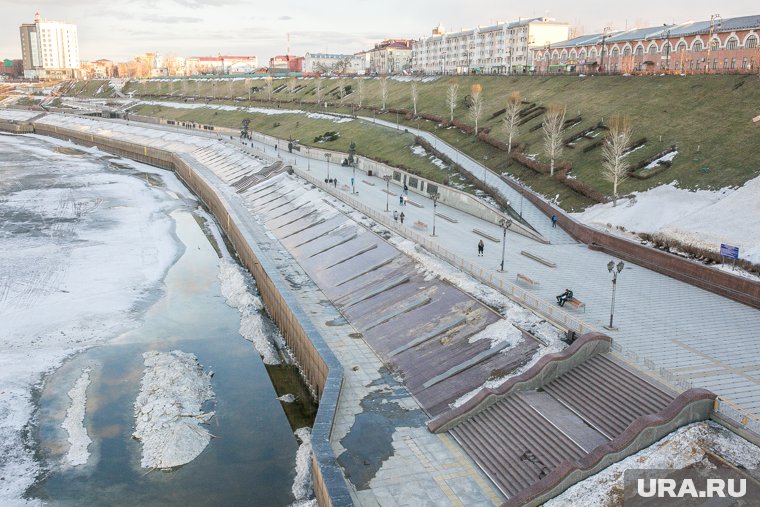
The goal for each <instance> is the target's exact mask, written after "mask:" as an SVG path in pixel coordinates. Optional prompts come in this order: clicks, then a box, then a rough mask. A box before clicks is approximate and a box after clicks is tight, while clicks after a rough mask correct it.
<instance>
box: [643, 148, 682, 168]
mask: <svg viewBox="0 0 760 507" xmlns="http://www.w3.org/2000/svg"><path fill="white" fill-rule="evenodd" d="M676 155H678V150H674V151H671V152H669V153H666V154H665V155H663V156H661V157H660V158H658V159H656V160H653V161H652V162H650V163H649V164H647V165H646V166H644V169H654V168H655V167H657V166H658V165H660V164H662V163H663V162H670V161H671V160H673V159H674V158H676Z"/></svg>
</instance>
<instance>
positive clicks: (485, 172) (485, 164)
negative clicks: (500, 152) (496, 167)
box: [483, 155, 488, 185]
mask: <svg viewBox="0 0 760 507" xmlns="http://www.w3.org/2000/svg"><path fill="white" fill-rule="evenodd" d="M487 164H488V155H483V185H485V184H486V175H487V174H488V165H487Z"/></svg>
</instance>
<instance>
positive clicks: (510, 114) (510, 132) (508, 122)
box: [504, 91, 522, 153]
mask: <svg viewBox="0 0 760 507" xmlns="http://www.w3.org/2000/svg"><path fill="white" fill-rule="evenodd" d="M521 104H522V99H521V98H520V92H519V91H514V92H512V93H511V94H510V95H509V98H507V107H506V110H505V111H504V132H506V134H507V153H512V138H517V134H518V133H519V130H520V126H519V125H518V123H520V105H521Z"/></svg>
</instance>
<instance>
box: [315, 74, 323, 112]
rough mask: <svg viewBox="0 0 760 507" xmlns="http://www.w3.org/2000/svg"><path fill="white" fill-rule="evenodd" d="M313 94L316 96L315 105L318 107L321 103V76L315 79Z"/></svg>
mask: <svg viewBox="0 0 760 507" xmlns="http://www.w3.org/2000/svg"><path fill="white" fill-rule="evenodd" d="M314 93H315V94H316V95H317V105H319V104H320V103H321V102H322V76H319V77H318V78H317V83H316V87H315V88H314Z"/></svg>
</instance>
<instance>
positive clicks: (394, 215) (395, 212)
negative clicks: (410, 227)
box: [393, 209, 398, 222]
mask: <svg viewBox="0 0 760 507" xmlns="http://www.w3.org/2000/svg"><path fill="white" fill-rule="evenodd" d="M393 220H395V221H396V222H398V211H396V210H395V209H394V210H393Z"/></svg>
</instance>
